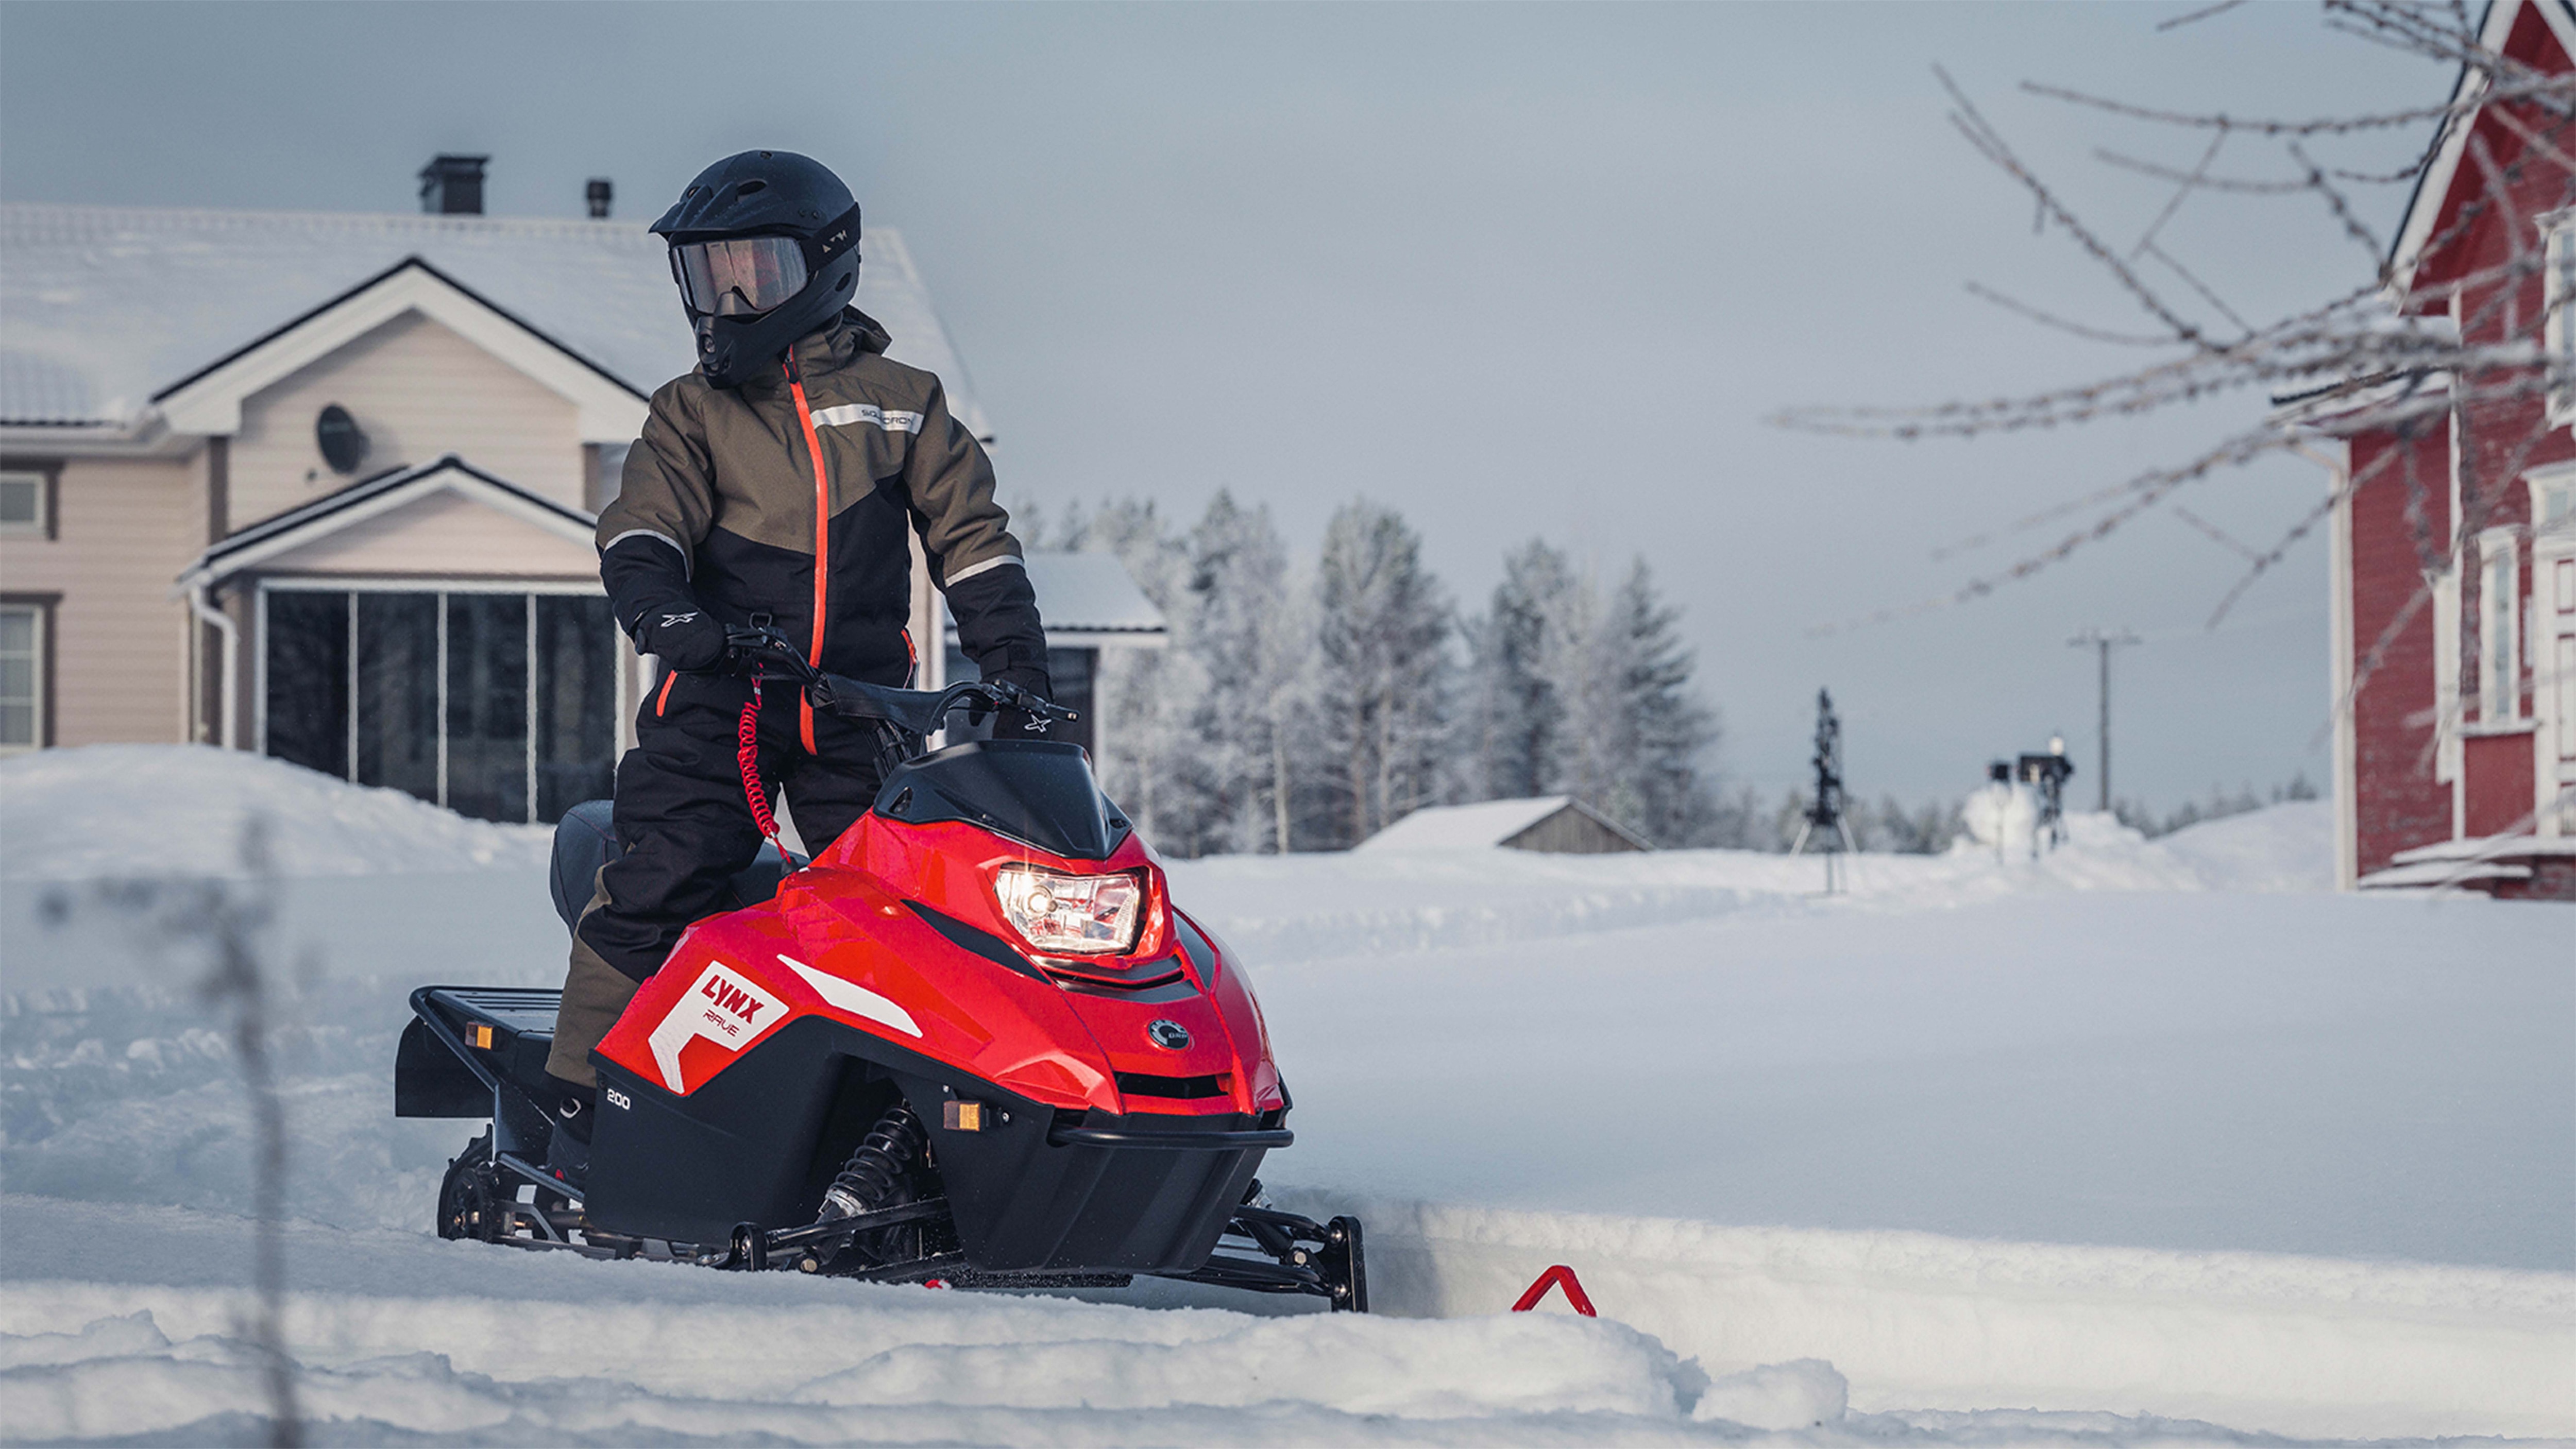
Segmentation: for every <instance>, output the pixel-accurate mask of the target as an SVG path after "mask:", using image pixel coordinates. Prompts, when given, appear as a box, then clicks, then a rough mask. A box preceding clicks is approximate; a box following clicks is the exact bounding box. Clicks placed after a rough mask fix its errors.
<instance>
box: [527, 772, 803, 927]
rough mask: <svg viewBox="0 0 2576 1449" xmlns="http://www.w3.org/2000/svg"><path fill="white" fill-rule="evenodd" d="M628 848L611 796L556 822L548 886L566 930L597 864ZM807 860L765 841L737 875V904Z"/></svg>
mask: <svg viewBox="0 0 2576 1449" xmlns="http://www.w3.org/2000/svg"><path fill="white" fill-rule="evenodd" d="M624 853H625V850H624V847H622V846H621V845H620V844H619V843H618V839H617V821H616V814H615V806H614V804H613V803H612V802H610V801H607V800H584V801H583V802H581V803H580V804H578V805H575V806H574V807H572V808H571V809H570V810H567V811H565V812H564V817H563V819H561V820H558V821H556V822H555V845H554V860H553V865H552V867H551V868H550V870H549V871H548V873H547V879H546V887H547V890H548V892H549V893H550V894H552V895H553V896H554V901H555V914H556V915H558V916H561V917H563V923H564V926H565V928H566V929H567V930H569V929H570V928H571V927H572V926H573V924H574V923H575V922H577V921H579V920H580V919H581V913H582V911H583V910H585V909H587V908H588V907H589V905H590V896H591V891H592V890H593V888H594V887H595V885H596V883H597V882H598V880H599V868H600V867H601V866H603V865H606V864H608V862H609V860H610V858H611V857H613V856H617V855H623V854H624ZM791 862H792V863H791ZM804 863H805V857H803V856H801V855H799V856H794V857H790V856H788V855H786V854H783V853H782V852H781V851H780V850H779V848H778V847H777V846H775V845H771V844H768V843H766V842H764V843H763V844H762V845H761V847H760V854H759V855H758V856H757V857H756V858H754V859H753V861H752V863H751V864H750V865H748V866H745V867H744V868H743V869H742V871H741V872H740V873H739V874H737V875H735V876H734V878H733V898H734V899H733V904H734V905H735V906H756V905H758V904H760V903H761V902H762V901H765V900H768V899H769V898H770V897H772V896H774V895H777V894H778V883H779V882H780V881H782V880H784V879H786V877H787V873H788V872H789V871H791V870H794V869H796V868H797V867H799V866H802V865H803V864H804ZM730 908H731V907H728V909H730Z"/></svg>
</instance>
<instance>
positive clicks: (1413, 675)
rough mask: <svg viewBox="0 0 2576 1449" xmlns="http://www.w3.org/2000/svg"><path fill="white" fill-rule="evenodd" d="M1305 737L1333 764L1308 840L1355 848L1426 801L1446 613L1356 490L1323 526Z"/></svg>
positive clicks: (1411, 547) (1394, 532) (1394, 527)
mask: <svg viewBox="0 0 2576 1449" xmlns="http://www.w3.org/2000/svg"><path fill="white" fill-rule="evenodd" d="M1315 606H1316V640H1315V649H1316V660H1317V683H1318V690H1317V712H1318V718H1317V720H1316V728H1315V730H1314V734H1315V737H1316V738H1317V739H1319V740H1321V741H1322V742H1324V743H1325V744H1326V745H1327V747H1328V748H1329V749H1330V751H1331V754H1332V757H1333V760H1334V763H1335V766H1336V768H1335V770H1334V772H1333V777H1332V778H1331V779H1330V781H1329V782H1326V783H1325V790H1326V792H1327V795H1328V798H1330V800H1331V802H1332V804H1333V806H1334V807H1336V808H1334V809H1333V810H1332V811H1331V813H1330V814H1328V815H1326V816H1324V817H1323V818H1321V819H1318V820H1317V821H1316V825H1317V827H1318V828H1317V831H1316V836H1315V837H1314V838H1313V843H1315V844H1319V845H1327V846H1348V845H1355V844H1357V843H1359V842H1360V841H1362V840H1365V839H1367V838H1368V837H1369V836H1371V835H1373V834H1375V833H1376V832H1377V831H1379V830H1381V829H1383V828H1385V827H1386V826H1387V825H1388V824H1389V823H1391V822H1393V821H1395V820H1398V819H1401V818H1403V817H1404V816H1405V815H1407V814H1410V813H1411V812H1412V811H1413V810H1414V808H1415V807H1417V806H1419V805H1422V804H1424V803H1426V801H1427V799H1428V798H1429V796H1430V794H1431V791H1432V789H1433V786H1434V783H1435V782H1434V773H1435V770H1436V768H1437V765H1438V755H1439V746H1440V742H1441V736H1442V728H1441V727H1442V723H1443V716H1444V709H1443V706H1444V704H1445V703H1446V693H1447V685H1448V674H1449V671H1450V659H1449V650H1448V644H1449V634H1450V627H1451V625H1450V611H1449V604H1448V601H1447V599H1446V598H1445V597H1444V596H1443V593H1442V590H1441V588H1440V584H1439V582H1438V580H1436V579H1434V578H1433V577H1432V576H1431V574H1430V572H1429V571H1428V570H1427V569H1425V568H1424V567H1423V565H1422V541H1421V538H1420V536H1419V535H1417V534H1415V533H1414V531H1413V529H1412V528H1411V527H1410V526H1408V525H1407V524H1406V523H1405V521H1404V520H1403V518H1401V517H1400V516H1398V515H1397V514H1396V513H1394V512H1393V511H1391V510H1389V509H1385V508H1381V507H1379V506H1378V505H1376V504H1374V503H1370V502H1368V501H1366V500H1364V499H1362V500H1355V501H1353V502H1350V503H1347V504H1344V505H1343V506H1342V508H1341V509H1340V511H1338V512H1336V513H1335V514H1334V515H1333V519H1332V522H1331V524H1330V525H1328V526H1327V527H1326V528H1325V530H1324V552H1323V559H1322V562H1321V564H1320V565H1319V567H1318V569H1317V571H1316V584H1315Z"/></svg>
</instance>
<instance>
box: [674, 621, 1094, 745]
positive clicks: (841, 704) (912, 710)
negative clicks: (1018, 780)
mask: <svg viewBox="0 0 2576 1449" xmlns="http://www.w3.org/2000/svg"><path fill="white" fill-rule="evenodd" d="M725 643H726V645H727V646H728V647H729V648H730V650H731V651H732V654H733V657H734V658H735V659H736V660H737V661H739V662H742V663H745V664H749V665H751V666H753V667H755V668H762V669H771V670H775V671H776V672H778V673H780V674H783V675H785V676H786V677H788V678H790V679H793V680H795V681H796V683H797V684H798V686H799V687H801V688H802V689H803V690H804V691H805V697H806V698H807V699H809V700H811V701H813V703H814V705H815V707H816V708H818V709H826V710H830V711H831V712H832V713H834V714H837V715H839V716H841V717H842V718H844V719H865V720H884V721H886V722H887V723H889V724H893V725H896V726H899V727H901V728H903V729H907V730H910V731H911V732H912V733H914V734H917V735H932V734H936V733H938V732H939V731H940V730H941V729H942V728H944V727H946V725H947V722H948V716H949V714H950V713H952V712H953V711H956V710H959V709H963V710H965V711H966V717H967V719H968V721H969V722H972V721H975V720H980V719H982V718H983V717H984V716H985V715H987V714H991V713H995V712H997V711H1000V710H1005V709H1015V710H1018V711H1020V712H1022V713H1024V714H1028V715H1031V716H1034V717H1036V718H1039V719H1044V720H1065V721H1071V720H1076V719H1079V718H1081V716H1080V715H1078V714H1076V713H1075V712H1074V711H1072V710H1069V709H1066V708H1065V707H1064V706H1062V705H1060V704H1057V703H1056V702H1055V701H1053V700H1051V699H1046V698H1043V697H1041V696H1039V695H1037V694H1035V693H1033V692H1031V691H1029V690H1026V689H1023V688H1021V687H1020V686H1018V685H1016V684H1013V683H1011V682H1010V681H1009V680H1006V679H970V680H964V681H961V682H959V683H956V684H952V685H950V686H948V687H947V688H946V689H943V690H939V691H937V692H935V693H934V692H932V691H929V690H923V689H897V688H894V687H892V686H890V685H883V684H869V683H866V682H864V681H861V680H856V679H850V678H847V677H845V676H842V675H838V674H831V673H827V672H825V671H824V670H821V669H817V668H815V667H814V665H813V664H811V663H809V662H808V661H807V660H806V658H805V656H804V655H802V654H799V653H797V652H796V646H795V645H794V644H792V643H790V642H789V641H788V639H787V636H786V635H784V634H781V633H779V632H778V630H776V629H774V628H771V627H768V626H765V625H758V624H753V625H740V624H736V625H729V626H727V627H726V629H725Z"/></svg>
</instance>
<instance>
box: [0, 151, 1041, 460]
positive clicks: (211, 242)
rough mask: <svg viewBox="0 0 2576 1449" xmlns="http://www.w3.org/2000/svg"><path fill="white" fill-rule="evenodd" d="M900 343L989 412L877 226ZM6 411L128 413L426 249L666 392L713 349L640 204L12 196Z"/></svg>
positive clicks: (899, 242) (962, 405) (903, 255)
mask: <svg viewBox="0 0 2576 1449" xmlns="http://www.w3.org/2000/svg"><path fill="white" fill-rule="evenodd" d="M861 249H862V251H863V252H864V253H865V255H866V258H867V261H866V263H865V264H864V265H863V266H862V267H861V268H860V270H859V292H858V298H857V305H858V307H859V309H860V310H861V311H863V312H866V313H867V314H868V315H870V316H872V317H874V318H876V319H877V320H878V321H879V322H881V323H883V324H884V325H885V328H886V330H887V331H888V332H890V333H892V334H893V336H894V345H893V347H892V348H891V349H889V354H888V355H890V356H892V357H893V358H895V359H896V360H897V361H899V362H905V363H909V364H911V365H912V366H914V367H920V368H926V369H928V370H929V371H931V372H935V373H937V374H939V376H940V378H941V380H942V381H943V382H945V383H946V384H947V388H948V397H949V406H950V408H951V410H952V411H954V412H955V413H956V415H957V417H958V418H959V420H961V421H963V422H964V423H965V424H966V425H967V426H968V427H969V428H971V429H973V430H974V432H975V433H976V435H977V436H979V437H981V436H989V435H990V432H991V429H990V427H989V425H988V424H987V423H986V420H985V418H984V414H983V411H982V409H981V408H979V407H978V406H977V405H976V403H975V400H974V398H973V397H972V396H971V394H970V392H969V389H968V385H967V380H966V376H965V369H964V368H963V366H962V365H961V364H960V363H959V361H958V358H957V352H956V349H955V347H954V346H953V345H952V344H951V343H950V341H949V338H948V333H947V329H946V328H944V327H942V326H941V325H940V322H939V316H938V314H937V313H936V312H935V311H933V310H932V308H931V305H930V294H929V292H928V290H927V289H926V288H924V287H923V286H922V283H921V276H920V273H919V272H918V271H917V270H915V268H914V267H913V264H912V256H911V253H910V252H908V251H906V250H905V248H904V245H903V238H902V237H901V236H899V235H898V234H896V233H895V232H894V231H893V230H891V229H889V228H885V227H876V228H871V229H870V230H869V231H868V232H867V233H866V235H865V237H864V238H863V239H862V241H861ZM0 256H5V257H6V258H7V265H6V266H5V267H0V318H5V319H6V325H5V330H0V424H44V425H50V426H65V425H70V426H84V425H87V426H119V425H129V424H132V423H133V422H135V421H136V420H137V419H138V418H139V417H140V416H141V415H142V414H143V413H144V412H145V410H146V409H147V408H148V407H149V406H150V404H151V399H152V397H153V395H154V394H155V393H158V392H160V391H161V390H163V389H165V388H167V387H169V386H170V385H171V384H172V383H175V382H177V381H179V380H180V379H182V378H185V377H187V376H189V375H190V374H192V373H194V372H196V371H198V370H199V369H201V368H203V367H205V366H206V365H207V364H208V363H211V362H214V361H215V360H217V359H218V358H221V357H224V356H226V355H227V354H230V353H232V352H234V351H236V350H238V349H240V348H241V347H243V346H244V345H245V344H248V343H250V342H253V341H255V340H257V339H258V338H260V337H263V336H265V335H267V334H268V333H269V332H271V331H273V330H275V329H276V328H277V327H278V326H280V325H281V324H283V323H286V322H288V321H291V320H293V319H294V318H297V317H300V316H303V315H304V314H306V313H307V312H310V311H312V310H313V309H314V308H315V307H318V306H320V305H322V304H323V303H326V302H328V301H330V300H331V299H333V298H334V297H338V296H340V295H341V294H342V293H345V292H347V291H349V290H350V289H351V288H353V287H356V286H357V285H359V284H360V283H362V282H365V281H366V280H367V279H368V278H370V277H374V276H376V275H378V274H379V273H382V272H384V271H386V270H387V269H388V268H391V267H394V266H396V265H398V264H400V263H401V262H402V261H403V260H404V259H405V258H407V257H419V258H421V259H422V260H424V261H426V262H428V263H429V264H430V265H431V266H434V267H436V268H438V269H439V270H440V271H442V272H444V273H446V274H447V275H449V276H451V277H453V278H455V279H456V281H457V282H458V283H460V284H461V285H463V286H466V287H469V288H471V289H473V290H474V291H475V292H477V293H479V294H481V295H482V296H484V297H486V298H489V299H490V300H491V302H492V304H493V305H495V306H497V307H501V308H503V309H505V310H507V311H509V312H511V313H513V314H515V315H516V316H517V317H518V318H520V319H521V320H522V321H524V322H526V323H527V324H528V325H529V326H531V327H534V328H536V329H537V330H539V331H541V332H543V333H545V334H546V335H547V336H549V337H551V338H553V339H554V340H555V341H557V342H559V343H561V344H562V345H563V346H565V347H567V348H570V349H571V350H572V351H574V352H576V353H579V354H580V355H581V356H583V357H584V358H587V359H588V360H590V361H591V362H593V363H595V364H597V365H598V366H600V367H601V368H603V369H605V370H607V371H608V372H609V373H610V374H611V375H613V376H615V377H616V378H618V379H619V380H620V381H623V382H625V383H627V384H628V385H629V386H631V387H633V388H634V389H635V390H636V391H637V392H639V393H650V392H652V391H653V390H654V389H655V388H657V387H660V386H661V385H662V384H663V383H664V382H667V381H669V380H670V379H672V378H674V377H677V376H679V375H680V374H681V373H683V372H686V371H688V370H689V368H690V367H691V366H693V365H694V364H695V361H696V356H695V351H694V349H693V347H692V345H691V343H690V339H689V330H688V325H687V321H686V319H685V317H684V316H683V315H682V313H681V311H680V303H679V298H678V295H677V293H676V292H675V291H674V289H673V287H672V285H671V269H670V263H669V261H668V260H667V259H666V248H665V247H664V245H663V242H662V240H661V238H659V237H656V236H654V235H652V234H651V233H649V232H647V231H645V230H644V227H643V225H642V224H641V223H638V222H620V221H569V220H555V219H549V218H538V217H492V216H429V215H406V214H370V213H354V212H352V213H340V212H269V211H212V210H195V209H185V208H176V207H115V206H68V205H58V204H54V203H49V202H9V203H5V204H0Z"/></svg>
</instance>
